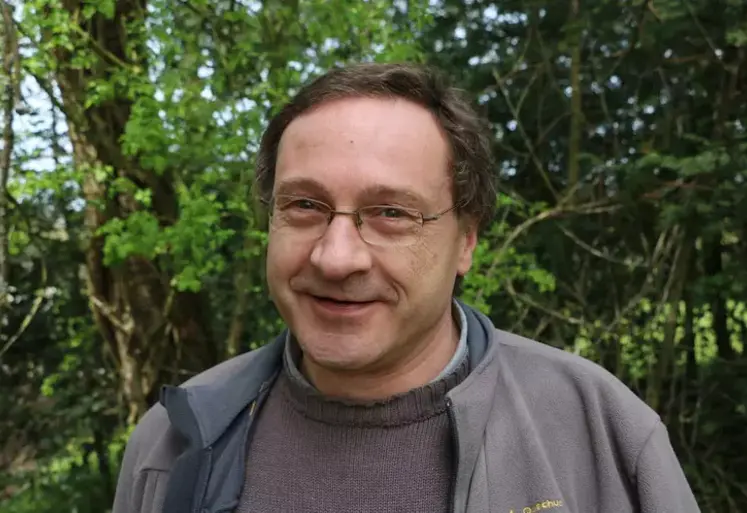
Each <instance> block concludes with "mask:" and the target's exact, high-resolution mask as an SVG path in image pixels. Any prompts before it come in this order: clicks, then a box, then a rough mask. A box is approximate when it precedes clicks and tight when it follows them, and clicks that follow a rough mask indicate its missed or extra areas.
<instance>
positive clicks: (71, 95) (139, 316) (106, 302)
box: [55, 0, 217, 422]
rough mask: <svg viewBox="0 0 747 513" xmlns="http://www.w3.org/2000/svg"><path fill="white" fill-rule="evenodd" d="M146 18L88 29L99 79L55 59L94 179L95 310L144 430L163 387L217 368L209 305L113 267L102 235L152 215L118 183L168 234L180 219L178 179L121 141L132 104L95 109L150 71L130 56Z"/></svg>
mask: <svg viewBox="0 0 747 513" xmlns="http://www.w3.org/2000/svg"><path fill="white" fill-rule="evenodd" d="M63 6H64V9H65V10H66V11H67V12H68V13H69V14H70V16H71V18H72V20H71V23H77V22H76V21H75V20H77V19H78V15H79V12H80V10H81V9H82V7H83V2H82V1H79V0H65V1H64V2H63ZM145 12H146V3H145V0H119V1H118V2H116V13H115V15H114V17H113V18H112V19H107V18H106V17H104V16H102V15H101V14H96V15H94V16H93V17H92V18H91V19H90V20H88V21H86V22H85V23H83V24H82V25H80V27H81V33H82V34H83V36H82V41H85V42H86V43H87V44H89V45H90V46H91V48H95V53H96V55H97V56H98V58H97V62H96V64H95V65H94V66H92V67H91V68H89V69H86V70H81V69H75V68H74V67H72V66H70V65H68V64H67V63H70V62H71V57H72V55H71V53H70V52H69V51H68V50H67V49H63V48H59V47H58V48H57V49H56V52H55V53H56V55H55V57H56V60H57V62H58V67H57V69H56V71H55V79H56V80H57V83H58V85H59V87H60V91H61V93H62V105H63V108H64V111H65V115H66V118H67V122H68V129H69V134H70V140H71V143H72V146H73V160H74V163H75V165H76V167H78V168H79V169H81V170H83V171H84V172H85V176H84V179H83V184H82V185H83V194H84V197H85V200H86V210H85V222H86V228H87V232H88V235H89V241H88V245H87V248H86V258H85V263H86V269H87V278H88V294H89V298H90V304H91V309H92V311H93V316H94V319H95V321H96V324H97V327H98V329H99V332H100V333H101V336H102V338H103V339H104V340H105V341H106V343H107V344H109V346H110V348H111V352H112V354H113V355H115V357H116V358H117V364H118V367H119V369H118V370H119V374H120V378H121V393H122V396H123V398H124V400H125V401H126V403H127V409H128V421H129V422H134V421H136V420H137V419H138V418H139V417H140V416H141V415H142V414H143V413H144V412H145V410H146V408H147V407H148V406H149V404H151V403H152V402H153V401H154V400H155V399H156V397H155V395H156V392H157V389H158V386H159V385H160V384H161V383H163V382H175V381H177V380H178V379H179V378H178V376H179V375H180V374H184V371H185V370H186V372H187V373H194V372H198V371H200V370H202V369H204V368H206V367H208V366H210V365H213V364H214V363H215V362H216V361H217V351H216V348H215V347H214V346H213V344H212V341H211V338H210V336H209V332H208V324H207V323H206V322H205V321H204V320H203V319H202V316H203V312H205V308H203V304H202V303H203V300H202V298H201V297H200V296H199V295H197V294H193V293H178V292H176V291H174V290H173V289H172V288H171V285H170V278H171V277H170V276H169V275H168V273H167V272H165V271H164V270H163V269H161V268H159V266H158V264H156V263H155V262H152V261H149V260H147V259H145V258H141V257H130V258H128V259H127V260H126V261H125V262H124V263H122V264H120V265H117V266H116V267H107V266H105V265H104V260H103V240H102V238H101V237H100V236H99V235H98V234H97V231H98V230H99V228H100V227H101V226H102V225H104V223H106V222H107V221H108V220H110V219H112V218H125V217H127V216H128V215H130V214H132V213H133V212H135V211H136V210H138V209H140V208H143V207H141V206H140V205H138V204H137V202H135V201H134V198H133V197H132V196H131V195H128V194H122V193H119V194H117V195H116V197H113V195H112V194H111V193H110V192H111V191H110V184H111V180H112V179H113V178H116V177H120V178H126V179H128V180H131V181H132V182H134V183H136V184H138V185H139V186H140V187H144V188H148V189H150V191H151V193H152V206H151V207H150V208H151V209H152V212H153V214H154V216H155V217H156V218H157V219H159V220H161V222H162V223H163V224H165V225H168V224H170V223H173V222H174V221H175V219H176V217H177V199H176V195H175V192H174V186H173V181H172V179H171V174H170V173H169V172H168V171H166V172H164V173H155V172H152V171H151V170H148V169H143V168H142V167H141V166H140V165H139V164H138V163H137V162H136V160H135V159H132V158H130V157H128V156H127V155H125V154H124V152H123V151H122V148H121V145H120V141H121V138H122V135H123V134H124V132H125V126H126V124H127V121H128V119H129V117H130V112H131V109H132V101H131V100H130V99H128V98H126V97H124V95H122V97H118V98H114V99H111V100H106V101H100V102H98V103H95V104H94V105H91V106H87V105H86V100H87V96H88V90H89V86H90V84H91V82H92V81H93V80H95V79H101V78H104V79H106V78H110V77H111V76H112V74H113V73H114V72H115V71H118V69H117V68H118V67H121V66H127V67H128V68H130V70H131V71H132V70H135V69H136V68H139V69H140V70H147V63H146V62H145V59H144V57H143V55H144V54H142V53H141V54H140V55H137V54H136V51H135V50H133V49H132V48H130V46H132V41H129V40H128V33H127V30H126V27H127V26H129V25H132V24H133V23H134V24H138V23H142V22H143V17H144V16H145ZM119 71H121V69H120V70H119ZM132 72H134V71H132ZM143 72H144V71H143ZM154 122H158V121H157V120H154ZM105 167H109V168H111V169H113V176H112V177H111V178H106V179H104V180H102V179H101V178H100V176H98V177H97V174H96V173H95V172H94V171H95V170H96V169H101V168H105ZM167 364H168V365H169V368H166V367H165V366H166V365H167Z"/></svg>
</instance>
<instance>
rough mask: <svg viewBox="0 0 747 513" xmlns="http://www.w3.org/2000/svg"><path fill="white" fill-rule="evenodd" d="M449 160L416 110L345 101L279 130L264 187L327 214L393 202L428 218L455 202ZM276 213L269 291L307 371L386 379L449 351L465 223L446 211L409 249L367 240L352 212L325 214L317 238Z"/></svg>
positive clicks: (471, 242)
mask: <svg viewBox="0 0 747 513" xmlns="http://www.w3.org/2000/svg"><path fill="white" fill-rule="evenodd" d="M449 158H450V155H449V146H448V143H447V140H446V138H445V136H444V134H443V133H442V131H441V130H440V128H439V125H438V123H437V121H436V119H435V118H434V117H433V116H432V115H431V114H430V113H429V112H428V111H427V110H425V109H424V108H422V107H420V106H418V105H416V104H414V103H411V102H408V101H405V100H393V99H372V98H346V99H341V100H335V101H331V102H329V103H324V104H322V105H320V106H318V107H316V108H315V109H313V110H311V111H310V112H307V113H305V114H303V115H302V116H300V117H298V118H296V119H295V120H294V121H292V122H291V123H290V125H289V126H288V127H287V128H286V130H285V132H284V134H283V136H282V138H281V141H280V146H279V149H278V156H277V163H276V170H275V183H274V189H273V190H274V194H275V195H276V196H280V195H291V196H296V197H303V198H308V199H311V200H316V201H319V202H323V203H325V204H327V205H329V206H330V207H332V208H333V209H335V210H344V211H351V210H355V209H358V208H361V207H366V206H370V205H395V206H399V207H407V208H411V209H415V210H418V211H420V212H422V213H423V214H424V215H425V216H428V215H431V214H435V213H438V212H442V211H445V210H447V209H449V208H450V207H452V206H453V198H452V182H451V177H450V171H449ZM289 208H295V209H298V211H297V212H296V215H298V216H305V215H308V213H309V211H315V209H316V207H315V204H314V203H312V202H305V201H301V202H296V203H293V204H292V206H291V207H289ZM395 212H396V211H395ZM386 215H387V217H391V214H389V213H387V214H386ZM280 217H281V216H280V214H279V213H277V212H276V213H275V215H274V218H273V221H272V222H271V225H270V234H269V247H268V258H267V276H268V283H269V287H270V293H271V295H272V298H273V300H274V302H275V304H276V305H277V307H278V310H279V311H280V314H281V315H282V317H283V319H284V320H285V322H286V323H287V325H288V326H289V328H290V330H291V332H292V333H293V335H294V336H295V338H296V339H297V340H298V342H299V345H300V346H301V348H302V350H303V353H304V363H305V365H310V366H313V367H316V368H317V369H318V370H326V371H328V372H343V373H350V372H353V373H355V372H368V373H378V374H388V375H392V374H395V373H397V372H399V371H398V370H397V369H398V368H403V367H407V366H408V365H410V366H416V365H417V364H416V360H418V359H419V358H421V357H423V356H424V355H428V354H430V352H432V351H431V350H432V349H434V348H436V347H447V346H448V345H449V344H451V343H452V341H451V339H452V338H453V337H454V333H455V330H454V325H453V321H452V319H451V297H452V289H453V286H454V280H455V277H456V275H457V274H464V273H466V272H467V270H468V269H469V267H470V265H471V262H472V252H473V250H474V247H475V243H476V238H477V236H476V229H475V227H474V226H473V225H472V224H470V223H468V222H467V221H466V220H459V219H458V218H457V216H456V214H455V213H454V212H448V213H446V214H444V215H443V217H441V218H440V219H438V220H435V221H432V222H427V223H425V224H424V225H423V228H422V230H421V231H420V234H419V235H418V236H417V237H415V238H414V239H413V240H412V241H411V242H410V243H409V244H407V245H404V246H403V245H399V246H391V247H386V246H380V245H372V244H369V243H367V242H365V241H364V240H363V238H362V237H361V234H360V233H359V231H358V228H357V226H356V223H355V221H354V219H355V218H354V217H353V216H350V215H336V216H334V217H333V219H332V222H331V223H330V224H329V225H328V226H326V229H323V230H321V231H313V230H310V229H308V228H304V227H303V223H302V222H301V223H300V224H299V223H295V224H293V223H290V224H289V223H288V222H285V221H283V220H282V219H280ZM298 219H300V220H301V221H303V220H304V219H306V218H304V217H298ZM380 222H381V221H380ZM312 232H314V233H312ZM333 299H336V300H343V301H345V302H338V301H333ZM445 339H448V340H445ZM447 356H450V355H447ZM447 361H448V359H447ZM438 370H440V369H437V371H438ZM437 371H436V373H437Z"/></svg>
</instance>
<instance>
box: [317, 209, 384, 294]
mask: <svg viewBox="0 0 747 513" xmlns="http://www.w3.org/2000/svg"><path fill="white" fill-rule="evenodd" d="M356 221H357V219H356V217H355V216H354V215H339V214H338V215H336V216H335V217H334V218H332V222H331V223H329V225H328V226H327V229H326V231H325V232H324V234H323V235H322V237H321V238H320V239H319V240H318V241H317V242H316V244H315V246H314V249H313V250H312V252H311V257H310V260H311V264H312V265H313V266H314V267H316V268H317V269H318V270H319V272H320V273H321V274H322V276H323V277H324V278H326V279H328V280H331V281H338V280H344V279H345V278H347V277H348V276H350V275H352V274H355V273H359V272H366V271H368V270H369V269H370V268H371V264H372V259H371V253H370V251H369V247H368V245H367V244H366V243H365V242H364V241H363V239H361V236H360V233H359V232H358V227H357V226H356Z"/></svg>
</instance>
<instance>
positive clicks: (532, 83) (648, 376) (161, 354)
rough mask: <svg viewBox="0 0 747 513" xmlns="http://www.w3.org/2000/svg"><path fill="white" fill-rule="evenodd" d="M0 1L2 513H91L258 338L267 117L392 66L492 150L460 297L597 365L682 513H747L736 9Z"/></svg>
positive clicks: (717, 1) (746, 29)
mask: <svg viewBox="0 0 747 513" xmlns="http://www.w3.org/2000/svg"><path fill="white" fill-rule="evenodd" d="M0 2H1V8H2V19H3V23H2V34H1V39H2V65H3V66H2V73H1V74H0V81H1V83H0V92H1V93H2V96H1V98H0V116H1V117H2V124H1V126H2V136H1V137H2V150H1V151H0V512H2V513H31V512H33V513H46V512H49V513H52V512H55V513H59V512H78V513H88V512H90V513H94V512H96V513H98V512H106V511H108V510H109V508H110V504H111V501H112V496H113V490H114V485H115V480H116V477H117V473H118V466H119V461H120V458H121V456H122V450H123V447H124V442H125V440H126V438H127V435H128V434H129V432H130V430H131V428H132V426H133V425H134V423H135V422H136V421H137V419H138V418H139V417H140V416H141V415H142V414H143V412H144V411H145V410H146V409H147V408H148V407H149V405H151V404H153V402H154V401H156V400H157V394H158V390H159V387H160V386H161V385H162V384H165V383H180V382H182V381H184V380H185V379H187V378H188V377H190V376H191V375H194V374H195V373H197V372H199V371H201V370H203V369H205V368H207V367H209V366H211V365H214V364H215V363H217V362H219V361H221V360H224V359H226V358H230V357H231V356H233V355H236V354H237V353H240V352H242V351H246V350H249V349H251V348H255V347H257V346H259V345H261V344H263V343H264V342H265V341H267V340H268V339H269V338H271V337H272V336H273V335H274V334H275V333H277V331H278V330H279V329H280V327H281V324H280V322H279V320H278V316H277V313H276V312H275V310H274V308H273V306H272V304H271V302H270V301H269V299H268V296H267V292H266V289H265V279H264V276H263V273H264V262H263V258H264V251H263V249H264V244H265V226H266V212H264V211H263V210H262V208H260V206H259V205H258V204H257V203H255V202H254V200H253V199H252V194H251V185H252V176H253V171H252V169H253V159H254V156H255V152H256V149H257V145H258V142H259V138H260V135H261V133H262V131H263V128H264V126H265V125H266V123H267V119H268V118H269V116H271V115H272V114H273V113H274V112H275V111H276V110H277V109H278V108H279V107H280V106H281V105H282V103H283V102H285V101H286V100H288V98H289V97H290V95H292V94H293V93H294V91H296V90H297V89H298V87H299V85H300V84H302V83H304V82H305V81H307V80H309V79H310V78H311V77H314V76H315V75H318V74H319V73H322V72H323V71H325V70H327V69H329V68H330V67H333V66H336V65H339V64H342V63H346V62H357V61H402V60H409V61H421V62H429V63H432V64H435V65H438V66H440V67H441V68H442V69H443V70H445V71H446V73H448V75H449V76H450V77H452V78H453V79H454V81H455V82H456V83H457V84H458V85H459V86H460V87H462V88H464V89H466V90H467V91H468V92H469V94H470V95H471V97H472V98H474V100H475V102H476V103H477V104H479V106H480V108H481V109H482V111H483V112H484V113H485V115H486V116H487V117H488V118H489V120H490V122H491V126H492V130H493V134H494V136H495V140H494V147H495V155H496V157H497V162H498V165H497V168H496V170H495V171H496V174H497V176H498V179H499V188H500V193H499V195H498V197H497V198H496V201H497V202H498V204H499V216H498V218H497V219H496V220H495V222H494V224H493V225H492V228H491V230H490V232H489V233H488V234H486V236H485V237H484V238H483V239H482V241H481V242H480V245H479V248H478V251H477V258H476V262H475V266H474V268H473V270H472V272H471V273H470V275H469V276H468V278H467V280H466V282H465V285H464V290H463V293H462V298H463V299H464V300H465V301H467V302H469V303H471V304H473V305H476V306H478V307H479V308H480V309H481V310H483V311H484V312H486V313H487V314H488V315H489V316H490V317H491V318H492V319H493V321H494V322H495V323H496V324H497V325H498V326H500V327H501V328H503V329H506V330H512V331H514V332H517V333H520V334H523V335H526V336H529V337H532V338H535V339H538V340H541V341H542V342H545V343H547V344H551V345H553V346H557V347H560V348H564V349H565V350H567V351H571V352H574V353H577V354H580V355H583V356H585V357H587V358H590V359H592V360H594V361H596V362H598V363H600V364H601V365H603V366H604V367H606V368H607V369H608V370H610V371H611V372H612V373H614V374H615V375H616V376H618V377H619V378H620V379H621V380H623V381H624V382H625V383H626V384H627V385H628V386H629V387H630V388H632V389H633V390H634V391H635V392H636V393H637V394H638V395H639V396H640V397H641V398H643V399H644V400H645V401H646V402H647V403H648V404H649V405H650V406H651V407H652V408H654V409H655V410H656V411H657V412H659V413H660V415H661V416H662V418H663V419H664V421H665V423H666V425H667V426H668V429H669V433H670V436H671V438H672V443H673V445H674V447H675V448H676V451H677V454H678V455H679V457H680V460H681V461H682V463H683V466H684V468H685V470H686V473H687V476H688V479H689V481H690V483H691V485H692V487H693V488H694V490H695V492H696V495H697V497H698V500H699V502H700V505H701V507H702V509H703V511H704V512H714V513H715V512H719V513H721V512H723V511H727V510H728V511H747V427H745V426H746V422H747V352H746V351H745V347H744V345H745V340H746V339H747V307H746V305H747V270H745V268H744V267H743V265H744V264H745V263H747V200H746V197H747V184H745V179H746V178H747V153H746V151H747V132H746V130H747V126H745V125H746V124H747V60H746V56H745V53H746V52H747V3H746V2H745V1H744V0H626V1H622V0H617V1H615V0H595V1H593V2H592V1H591V0H583V1H582V0H544V1H543V0H503V1H492V2H489V1H480V0H462V1H456V0H430V1H426V0H401V1H397V0H386V1H380V0H369V1H361V0H266V1H253V0H212V1H209V0H173V1H167V0H25V1H24V0H15V1H13V0H0Z"/></svg>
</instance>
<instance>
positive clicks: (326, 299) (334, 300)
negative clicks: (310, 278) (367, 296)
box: [311, 294, 373, 306]
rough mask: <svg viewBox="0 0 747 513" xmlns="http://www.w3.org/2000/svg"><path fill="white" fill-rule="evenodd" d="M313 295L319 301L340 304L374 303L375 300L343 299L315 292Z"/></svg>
mask: <svg viewBox="0 0 747 513" xmlns="http://www.w3.org/2000/svg"><path fill="white" fill-rule="evenodd" d="M311 297H313V298H314V299H316V300H317V301H323V302H326V303H332V304H336V305H340V306H346V305H350V306H355V305H367V304H370V303H373V301H358V300H353V299H342V298H335V297H328V296H315V295H313V294H312V296H311Z"/></svg>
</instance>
